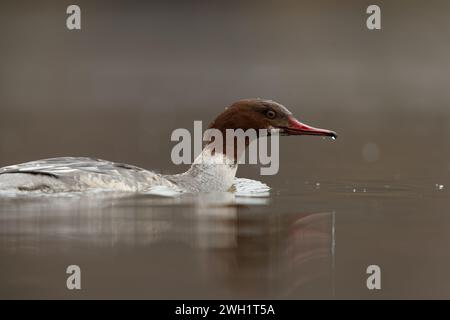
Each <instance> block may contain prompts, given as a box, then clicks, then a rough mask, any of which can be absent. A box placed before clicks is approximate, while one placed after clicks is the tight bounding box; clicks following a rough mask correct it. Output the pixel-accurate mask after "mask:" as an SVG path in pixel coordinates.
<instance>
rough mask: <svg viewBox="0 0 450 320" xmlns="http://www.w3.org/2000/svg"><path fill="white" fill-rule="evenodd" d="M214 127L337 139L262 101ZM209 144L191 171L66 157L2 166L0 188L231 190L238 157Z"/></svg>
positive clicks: (238, 108) (233, 111) (242, 106)
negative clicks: (163, 171) (156, 169)
mask: <svg viewBox="0 0 450 320" xmlns="http://www.w3.org/2000/svg"><path fill="white" fill-rule="evenodd" d="M209 128H211V129H218V130H219V131H220V132H222V133H223V136H224V137H225V130H226V129H243V130H247V129H251V128H253V129H255V130H258V129H268V130H278V132H279V133H280V134H281V135H317V136H330V137H333V138H336V136H337V135H336V133H335V132H334V131H330V130H325V129H318V128H313V127H311V126H308V125H305V124H303V123H301V122H299V121H298V120H297V119H295V118H294V116H293V115H292V113H291V112H290V111H289V110H288V109H287V108H286V107H284V106H283V105H281V104H279V103H277V102H274V101H271V100H263V99H246V100H240V101H237V102H235V103H234V104H233V105H231V106H230V107H228V108H226V109H225V111H224V112H222V113H221V114H220V115H219V116H218V117H217V118H216V119H215V120H214V121H213V122H212V123H211V124H210V126H209ZM269 132H270V131H269ZM208 146H209V145H208V144H207V145H206V146H205V148H204V149H203V151H202V154H200V155H199V156H198V157H197V158H196V160H195V161H194V163H193V164H192V166H191V167H190V169H189V170H188V171H186V172H184V173H181V174H175V175H162V174H157V173H154V172H151V171H147V170H144V169H141V168H138V167H135V166H132V165H127V164H122V163H114V162H109V161H105V160H100V159H92V158H74V157H62V158H53V159H45V160H38V161H32V162H27V163H23V164H18V165H12V166H8V167H4V168H0V190H16V191H38V192H71V191H89V190H115V191H131V192H145V191H146V190H149V189H150V188H153V187H158V186H163V187H169V188H171V189H173V190H177V191H180V192H183V191H184V192H213V191H228V190H230V188H231V187H232V186H233V183H234V179H235V175H236V170H237V160H236V158H237V155H235V154H234V152H233V155H232V156H230V155H227V154H226V152H225V154H218V153H213V154H212V152H211V150H210V148H208ZM223 150H226V148H224V149H223ZM218 159H219V160H218ZM224 159H226V160H230V159H231V161H223V160H224Z"/></svg>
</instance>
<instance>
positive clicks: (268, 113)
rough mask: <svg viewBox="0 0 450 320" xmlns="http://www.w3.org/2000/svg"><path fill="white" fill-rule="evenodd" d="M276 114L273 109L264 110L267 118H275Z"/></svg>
mask: <svg viewBox="0 0 450 320" xmlns="http://www.w3.org/2000/svg"><path fill="white" fill-rule="evenodd" d="M276 115H277V114H276V113H275V111H273V110H267V112H266V117H267V118H269V119H273V118H275V116H276Z"/></svg>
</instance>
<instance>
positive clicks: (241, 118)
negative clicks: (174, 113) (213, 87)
mask: <svg viewBox="0 0 450 320" xmlns="http://www.w3.org/2000/svg"><path fill="white" fill-rule="evenodd" d="M209 128H211V129H218V130H220V131H222V132H223V133H225V130H226V129H243V130H248V129H255V130H259V129H267V130H269V131H270V130H274V129H275V130H276V129H278V130H279V133H280V134H281V135H313V136H328V137H332V138H334V139H336V138H337V134H336V132H334V131H331V130H326V129H319V128H314V127H311V126H309V125H306V124H304V123H301V122H300V121H298V120H297V119H296V118H295V117H294V116H293V115H292V113H291V112H290V111H289V110H288V109H287V108H286V107H285V106H283V105H281V104H279V103H277V102H275V101H271V100H264V99H245V100H239V101H237V102H235V103H233V104H232V105H231V106H230V107H228V108H226V109H225V111H224V112H222V113H221V114H220V115H219V116H218V117H217V118H216V119H215V120H214V121H213V122H212V123H211V124H210V126H209Z"/></svg>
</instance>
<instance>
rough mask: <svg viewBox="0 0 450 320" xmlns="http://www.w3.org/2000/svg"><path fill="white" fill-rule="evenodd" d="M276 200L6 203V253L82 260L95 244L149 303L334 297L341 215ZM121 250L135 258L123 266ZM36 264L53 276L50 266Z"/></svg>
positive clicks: (126, 291) (1, 230) (228, 196)
mask: <svg viewBox="0 0 450 320" xmlns="http://www.w3.org/2000/svg"><path fill="white" fill-rule="evenodd" d="M270 202H271V198H269V197H266V196H262V197H240V196H236V194H233V193H229V192H227V193H209V194H196V195H193V194H185V195H181V196H176V197H166V196H161V195H140V196H135V195H133V196H123V195H121V196H116V195H111V194H104V195H97V196H92V195H89V196H84V195H79V196H76V195H72V196H70V197H63V198H61V197H54V198H52V197H51V196H50V197H36V198H27V199H26V200H24V199H15V198H11V199H2V200H0V207H1V211H2V215H1V217H0V220H1V221H0V235H1V238H2V239H3V241H2V248H3V249H2V250H3V251H8V252H9V253H11V252H15V253H19V254H20V255H27V254H28V255H29V254H33V252H34V253H36V252H38V253H39V252H40V253H42V252H46V251H50V250H51V251H52V254H53V255H54V256H53V260H55V259H56V260H57V259H58V254H61V255H67V254H69V255H70V253H71V250H73V252H75V253H74V254H75V256H76V257H77V258H78V259H79V260H80V259H81V260H83V253H79V251H80V250H78V251H77V248H85V247H86V246H88V248H89V249H88V251H85V254H86V255H88V254H90V255H92V253H94V252H95V256H96V258H95V259H99V260H100V261H102V260H101V258H102V257H105V259H112V258H111V256H112V255H113V254H112V253H111V252H114V261H115V262H114V264H113V265H110V266H108V267H110V268H113V269H114V268H117V270H115V274H118V273H123V274H124V276H123V277H122V278H123V279H122V280H121V281H123V283H121V293H120V294H118V297H123V295H125V296H130V295H131V296H135V295H134V294H133V283H134V282H133V281H131V282H128V285H127V281H126V278H127V277H126V274H129V273H131V274H134V276H136V277H140V278H141V279H149V278H150V279H152V280H149V281H151V284H152V285H150V286H148V287H147V288H146V290H147V291H146V290H142V291H143V292H142V296H143V297H152V298H156V297H160V298H188V297H192V298H201V297H203V298H231V297H233V298H289V297H294V296H295V297H301V296H302V295H303V293H304V295H305V296H308V297H311V296H312V295H314V292H315V291H316V292H317V294H321V296H323V294H324V291H325V292H326V293H329V294H330V296H331V295H332V290H333V272H334V271H333V269H334V259H335V257H334V243H335V239H334V221H335V218H334V212H318V213H303V212H292V210H286V208H284V209H282V208H280V209H278V210H277V209H276V206H273V205H270ZM50 248H51V249H50ZM117 250H119V252H120V254H122V253H124V252H125V253H124V256H126V257H127V258H126V259H120V254H119V259H118V258H117ZM89 252H91V253H89ZM97 256H98V257H97ZM73 260H75V261H76V259H73ZM133 260H134V261H133ZM36 263H37V265H42V268H44V269H45V265H46V264H47V263H51V262H50V261H48V262H46V261H44V260H42V259H40V260H39V261H36ZM99 269H101V268H99ZM92 272H94V271H92ZM95 272H97V271H95ZM98 272H100V270H98ZM39 276H40V277H42V276H44V277H52V275H51V274H48V275H43V274H42V273H40V274H39ZM175 279H179V280H175ZM90 281H95V280H90ZM158 281H161V283H158ZM158 288H159V289H158ZM161 288H167V289H168V290H167V291H164V292H163V291H162V290H161ZM317 290H319V291H320V292H319V291H317ZM103 293H104V292H102V290H100V289H99V291H98V294H103ZM139 297H140V295H139Z"/></svg>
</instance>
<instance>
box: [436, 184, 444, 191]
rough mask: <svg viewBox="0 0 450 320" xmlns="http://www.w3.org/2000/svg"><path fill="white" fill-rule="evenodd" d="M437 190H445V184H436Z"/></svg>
mask: <svg viewBox="0 0 450 320" xmlns="http://www.w3.org/2000/svg"><path fill="white" fill-rule="evenodd" d="M436 189H438V190H444V185H443V184H438V183H436Z"/></svg>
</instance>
